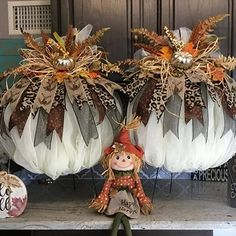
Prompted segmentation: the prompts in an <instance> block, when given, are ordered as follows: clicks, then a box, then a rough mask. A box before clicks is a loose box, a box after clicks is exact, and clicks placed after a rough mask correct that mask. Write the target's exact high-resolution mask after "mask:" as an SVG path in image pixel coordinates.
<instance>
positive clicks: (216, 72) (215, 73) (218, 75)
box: [210, 66, 224, 81]
mask: <svg viewBox="0 0 236 236" xmlns="http://www.w3.org/2000/svg"><path fill="white" fill-rule="evenodd" d="M210 72H211V75H212V80H213V81H223V80H224V69H223V68H218V67H215V66H210Z"/></svg>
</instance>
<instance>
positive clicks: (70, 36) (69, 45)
mask: <svg viewBox="0 0 236 236" xmlns="http://www.w3.org/2000/svg"><path fill="white" fill-rule="evenodd" d="M73 47H74V31H73V27H72V25H69V27H68V30H67V34H66V40H65V49H66V51H67V52H69V53H72V50H73Z"/></svg>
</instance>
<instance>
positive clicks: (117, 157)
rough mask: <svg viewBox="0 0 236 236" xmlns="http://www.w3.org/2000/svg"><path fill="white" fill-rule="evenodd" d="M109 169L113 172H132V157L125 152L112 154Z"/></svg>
mask: <svg viewBox="0 0 236 236" xmlns="http://www.w3.org/2000/svg"><path fill="white" fill-rule="evenodd" d="M111 168H112V169H113V170H121V171H126V170H133V169H134V162H133V158H132V155H131V154H130V153H128V152H125V151H121V152H118V153H114V155H113V157H112V159H111Z"/></svg>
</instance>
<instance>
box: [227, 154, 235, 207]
mask: <svg viewBox="0 0 236 236" xmlns="http://www.w3.org/2000/svg"><path fill="white" fill-rule="evenodd" d="M228 171H229V173H228V175H229V178H228V191H227V192H228V201H229V205H230V206H231V207H236V155H234V156H233V157H232V158H231V159H230V160H229V161H228Z"/></svg>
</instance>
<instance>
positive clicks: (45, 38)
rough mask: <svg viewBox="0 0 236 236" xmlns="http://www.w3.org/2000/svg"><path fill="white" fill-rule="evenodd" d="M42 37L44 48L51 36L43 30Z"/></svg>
mask: <svg viewBox="0 0 236 236" xmlns="http://www.w3.org/2000/svg"><path fill="white" fill-rule="evenodd" d="M41 37H42V41H43V44H44V46H46V45H47V42H48V40H49V36H48V35H47V34H46V33H45V32H44V31H43V30H41Z"/></svg>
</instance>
